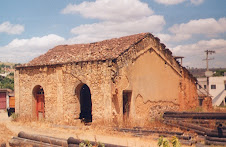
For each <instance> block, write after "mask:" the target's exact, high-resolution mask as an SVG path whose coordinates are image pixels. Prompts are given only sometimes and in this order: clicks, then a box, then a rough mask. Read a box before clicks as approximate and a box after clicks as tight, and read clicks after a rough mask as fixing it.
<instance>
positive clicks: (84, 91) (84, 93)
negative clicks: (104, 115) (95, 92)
mask: <svg viewBox="0 0 226 147" xmlns="http://www.w3.org/2000/svg"><path fill="white" fill-rule="evenodd" d="M79 119H82V121H84V122H92V101H91V93H90V89H89V87H88V86H87V85H86V84H84V85H83V86H82V88H81V90H80V116H79Z"/></svg>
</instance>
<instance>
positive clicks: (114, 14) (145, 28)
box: [62, 0, 165, 43]
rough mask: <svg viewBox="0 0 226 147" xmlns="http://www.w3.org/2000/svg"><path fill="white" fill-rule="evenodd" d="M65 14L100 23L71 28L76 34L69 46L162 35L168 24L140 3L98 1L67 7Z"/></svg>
mask: <svg viewBox="0 0 226 147" xmlns="http://www.w3.org/2000/svg"><path fill="white" fill-rule="evenodd" d="M62 13H64V14H68V13H72V14H73V13H79V14H81V15H82V16H84V17H86V18H95V19H99V20H101V21H100V22H98V23H93V24H83V25H80V26H77V27H75V28H73V29H71V33H73V34H75V35H77V36H76V37H74V38H71V39H69V43H84V42H94V41H99V40H103V39H109V38H115V37H120V36H125V35H131V34H135V33H141V32H152V33H153V32H159V31H161V30H162V29H163V27H164V25H165V20H164V17H163V16H160V15H153V13H154V12H153V11H152V9H150V8H149V7H148V4H147V3H144V2H141V1H140V0H114V1H112V0H96V1H94V2H83V3H81V4H78V5H72V4H70V5H68V6H67V7H66V8H64V9H63V10H62Z"/></svg>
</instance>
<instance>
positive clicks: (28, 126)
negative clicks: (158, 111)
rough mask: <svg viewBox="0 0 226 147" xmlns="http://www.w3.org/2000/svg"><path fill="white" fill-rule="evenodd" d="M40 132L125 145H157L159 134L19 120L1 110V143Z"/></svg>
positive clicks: (149, 146) (153, 146) (140, 146)
mask: <svg viewBox="0 0 226 147" xmlns="http://www.w3.org/2000/svg"><path fill="white" fill-rule="evenodd" d="M20 131H23V132H26V133H29V134H40V135H47V136H52V137H58V138H64V139H68V138H69V137H74V138H78V139H82V140H90V141H97V142H103V143H112V144H118V145H123V146H134V147H136V146H137V147H138V146H139V147H155V146H157V140H154V138H158V136H156V135H153V136H145V137H134V136H132V134H129V133H123V132H117V131H114V130H112V127H108V126H101V125H99V126H96V125H95V126H94V125H90V126H85V125H84V124H82V123H80V122H78V123H77V125H76V126H69V125H54V124H51V123H49V122H46V121H28V120H24V121H23V120H19V121H17V122H15V121H12V120H11V119H10V118H8V116H7V113H6V112H5V111H0V144H1V143H8V141H9V140H10V139H11V138H12V137H13V136H17V134H18V133H19V132H20Z"/></svg>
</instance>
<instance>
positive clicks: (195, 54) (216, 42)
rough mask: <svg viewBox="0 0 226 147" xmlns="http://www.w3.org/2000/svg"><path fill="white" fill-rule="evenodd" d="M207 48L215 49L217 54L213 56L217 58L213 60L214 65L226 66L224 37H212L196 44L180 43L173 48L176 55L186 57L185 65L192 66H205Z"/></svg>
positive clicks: (225, 42) (225, 41)
mask: <svg viewBox="0 0 226 147" xmlns="http://www.w3.org/2000/svg"><path fill="white" fill-rule="evenodd" d="M205 50H214V51H216V54H213V55H212V57H214V58H215V59H214V60H213V61H211V62H212V65H213V66H214V67H225V63H226V58H225V55H226V40H224V39H211V40H201V41H199V42H197V43H195V44H187V45H178V46H176V47H174V48H172V52H173V54H174V55H180V56H184V57H185V62H184V63H185V65H186V66H190V67H192V66H193V67H203V66H205V62H203V61H202V60H203V59H204V58H205V52H204V51H205Z"/></svg>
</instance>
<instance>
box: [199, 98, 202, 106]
mask: <svg viewBox="0 0 226 147" xmlns="http://www.w3.org/2000/svg"><path fill="white" fill-rule="evenodd" d="M202 102H203V99H202V98H201V99H199V106H202Z"/></svg>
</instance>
